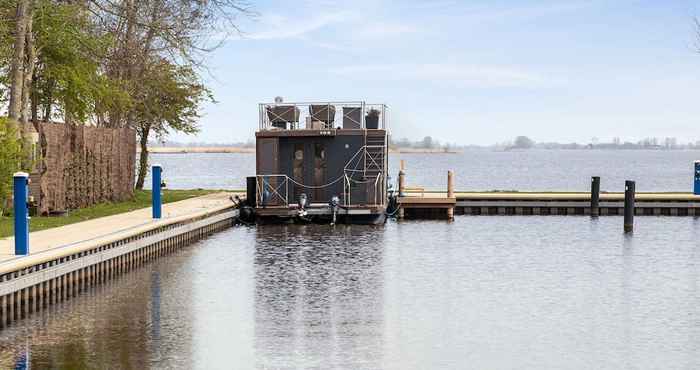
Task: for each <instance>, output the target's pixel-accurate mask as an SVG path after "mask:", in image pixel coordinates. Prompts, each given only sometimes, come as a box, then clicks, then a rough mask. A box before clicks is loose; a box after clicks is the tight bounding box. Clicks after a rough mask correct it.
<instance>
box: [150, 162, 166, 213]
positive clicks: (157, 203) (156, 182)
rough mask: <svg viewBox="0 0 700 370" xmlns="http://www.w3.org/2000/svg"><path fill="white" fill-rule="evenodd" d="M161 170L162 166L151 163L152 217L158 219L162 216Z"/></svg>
mask: <svg viewBox="0 0 700 370" xmlns="http://www.w3.org/2000/svg"><path fill="white" fill-rule="evenodd" d="M162 172H163V167H161V165H159V164H155V165H153V169H152V171H151V178H152V180H153V183H152V185H151V203H152V204H151V208H152V209H153V218H155V219H158V218H161V216H162V207H163V204H162V203H163V201H162V199H161V182H162V181H161V180H162V179H161V176H162Z"/></svg>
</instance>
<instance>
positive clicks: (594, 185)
mask: <svg viewBox="0 0 700 370" xmlns="http://www.w3.org/2000/svg"><path fill="white" fill-rule="evenodd" d="M599 203H600V177H598V176H593V177H592V178H591V217H598V215H599V214H600V210H599Z"/></svg>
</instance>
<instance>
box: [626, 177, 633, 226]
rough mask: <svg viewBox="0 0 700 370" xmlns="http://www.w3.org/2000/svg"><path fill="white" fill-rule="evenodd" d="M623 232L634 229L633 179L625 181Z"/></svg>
mask: <svg viewBox="0 0 700 370" xmlns="http://www.w3.org/2000/svg"><path fill="white" fill-rule="evenodd" d="M624 230H625V233H631V232H632V231H634V181H630V180H627V181H625V225H624Z"/></svg>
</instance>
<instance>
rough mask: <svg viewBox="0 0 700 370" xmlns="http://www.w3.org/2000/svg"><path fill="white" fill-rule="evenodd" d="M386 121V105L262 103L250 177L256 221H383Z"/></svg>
mask: <svg viewBox="0 0 700 370" xmlns="http://www.w3.org/2000/svg"><path fill="white" fill-rule="evenodd" d="M387 127H388V108H387V106H386V105H384V104H367V103H365V102H363V101H357V102H306V103H285V102H283V101H282V99H281V98H277V99H275V102H274V103H262V104H259V129H258V131H257V132H256V133H255V138H256V174H255V177H254V178H253V177H250V178H248V199H249V200H248V205H249V206H250V208H251V209H254V218H255V220H256V222H258V223H266V222H300V223H307V222H321V223H325V222H328V223H362V224H378V223H383V222H384V221H385V220H386V211H387V168H388V162H387V161H388V141H389V140H388V130H387ZM250 199H254V202H251V201H250Z"/></svg>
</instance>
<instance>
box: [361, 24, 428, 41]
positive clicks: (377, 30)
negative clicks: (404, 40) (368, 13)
mask: <svg viewBox="0 0 700 370" xmlns="http://www.w3.org/2000/svg"><path fill="white" fill-rule="evenodd" d="M418 30H419V29H418V27H416V26H414V25H411V24H404V23H389V22H382V23H374V22H373V23H370V24H368V25H366V26H364V27H362V28H360V29H358V30H356V31H354V32H353V36H355V37H359V38H364V39H372V38H376V39H383V38H388V37H394V36H401V35H405V34H409V33H415V32H418Z"/></svg>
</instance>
